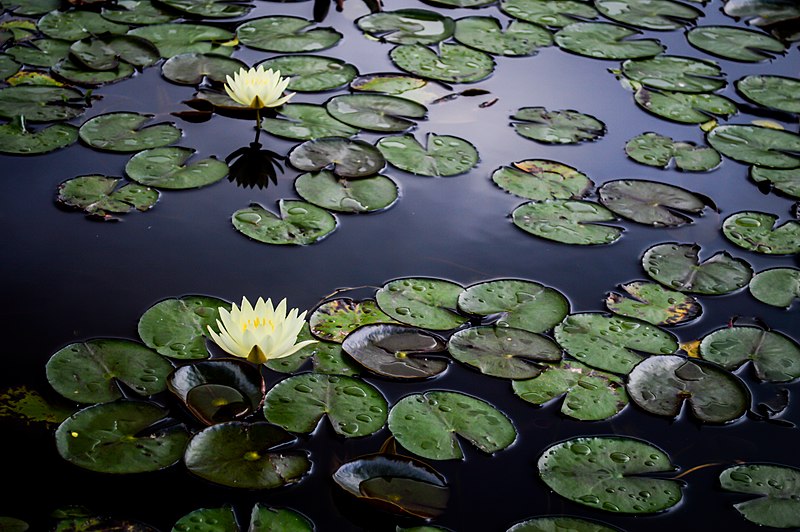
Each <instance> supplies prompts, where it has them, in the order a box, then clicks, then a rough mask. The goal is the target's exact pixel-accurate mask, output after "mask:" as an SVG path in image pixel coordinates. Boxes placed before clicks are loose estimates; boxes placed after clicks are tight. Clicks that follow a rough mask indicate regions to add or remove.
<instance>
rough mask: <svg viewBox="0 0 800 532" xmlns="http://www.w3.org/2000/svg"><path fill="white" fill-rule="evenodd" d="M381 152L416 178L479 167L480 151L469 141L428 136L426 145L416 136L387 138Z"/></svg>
mask: <svg viewBox="0 0 800 532" xmlns="http://www.w3.org/2000/svg"><path fill="white" fill-rule="evenodd" d="M377 146H378V149H379V150H380V152H381V153H382V154H383V156H384V157H385V158H386V160H387V161H389V163H390V164H391V165H392V166H396V167H397V168H400V169H401V170H405V171H406V172H410V173H412V174H416V175H424V176H428V177H449V176H454V175H459V174H463V173H465V172H468V171H469V170H470V169H472V168H474V167H475V165H477V164H478V161H479V155H478V150H477V149H475V146H473V145H472V144H471V143H469V142H467V141H466V140H464V139H462V138H459V137H453V136H450V135H436V134H434V133H428V135H427V136H426V137H425V146H423V145H422V144H420V142H419V141H418V140H417V139H416V138H415V137H414V136H413V135H398V136H392V137H383V138H382V139H380V140H379V141H378V144H377Z"/></svg>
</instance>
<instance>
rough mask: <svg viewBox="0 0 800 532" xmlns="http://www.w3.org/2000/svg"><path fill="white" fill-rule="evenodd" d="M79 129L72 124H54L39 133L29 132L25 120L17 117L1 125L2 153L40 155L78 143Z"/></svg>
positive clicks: (0, 146)
mask: <svg viewBox="0 0 800 532" xmlns="http://www.w3.org/2000/svg"><path fill="white" fill-rule="evenodd" d="M77 140H78V128H77V127H75V126H73V125H72V124H53V125H52V126H47V127H45V128H42V129H39V130H37V131H31V130H29V129H28V128H27V127H26V125H25V119H24V117H22V116H17V117H14V118H13V119H12V121H11V122H9V123H7V124H2V125H0V153H10V154H13V155H39V154H42V153H48V152H51V151H55V150H60V149H61V148H66V147H67V146H70V145H72V144H74V143H75V142H77Z"/></svg>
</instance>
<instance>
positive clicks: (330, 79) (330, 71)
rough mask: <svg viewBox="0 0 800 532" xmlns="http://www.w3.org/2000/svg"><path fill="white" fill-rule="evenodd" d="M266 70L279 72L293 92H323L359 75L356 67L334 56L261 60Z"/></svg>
mask: <svg viewBox="0 0 800 532" xmlns="http://www.w3.org/2000/svg"><path fill="white" fill-rule="evenodd" d="M258 65H260V66H263V67H264V68H265V69H269V68H271V69H272V70H277V71H280V73H281V76H283V77H288V78H289V85H288V87H287V89H288V90H290V91H297V92H320V91H329V90H333V89H338V88H340V87H343V86H344V85H347V84H348V83H350V82H351V81H353V79H354V78H355V77H356V76H357V75H358V70H357V69H356V67H354V66H353V65H351V64H350V63H345V62H344V61H342V60H341V59H337V58H335V57H323V56H320V55H282V56H279V57H272V58H270V59H267V60H264V61H261V62H260V63H258Z"/></svg>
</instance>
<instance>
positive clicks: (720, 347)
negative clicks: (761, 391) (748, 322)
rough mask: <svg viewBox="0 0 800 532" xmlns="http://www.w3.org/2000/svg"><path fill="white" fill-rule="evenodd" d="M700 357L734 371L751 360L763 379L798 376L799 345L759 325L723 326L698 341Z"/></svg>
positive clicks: (784, 379)
mask: <svg viewBox="0 0 800 532" xmlns="http://www.w3.org/2000/svg"><path fill="white" fill-rule="evenodd" d="M700 356H701V357H702V358H703V359H704V360H708V361H709V362H714V363H715V364H719V365H720V366H722V367H723V368H725V369H727V370H730V371H734V370H736V369H738V368H740V367H741V366H743V365H744V364H746V363H747V362H748V361H752V363H753V369H755V372H756V376H757V377H758V378H759V380H761V381H766V382H789V381H792V380H794V379H796V378H797V377H800V346H798V345H797V342H795V341H794V340H792V339H791V338H789V337H788V336H784V335H782V334H780V333H777V332H775V331H767V330H764V329H761V328H759V327H740V326H734V327H726V328H724V329H719V330H716V331H714V332H713V333H711V334H709V335H708V336H706V337H705V338H703V341H702V342H700Z"/></svg>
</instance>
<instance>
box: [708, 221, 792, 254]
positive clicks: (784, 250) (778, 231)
mask: <svg viewBox="0 0 800 532" xmlns="http://www.w3.org/2000/svg"><path fill="white" fill-rule="evenodd" d="M777 223H778V217H777V216H775V215H774V214H768V213H765V212H754V211H745V212H737V213H736V214H732V215H730V216H728V217H727V218H725V221H724V222H722V232H723V234H724V235H725V237H726V238H727V239H728V240H730V241H731V242H733V243H734V244H736V245H737V246H739V247H742V248H744V249H747V250H750V251H755V252H756V253H764V254H766V255H790V254H791V255H794V254H796V253H800V222H797V221H795V220H788V221H786V222H784V223H782V224H780V225H777Z"/></svg>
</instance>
